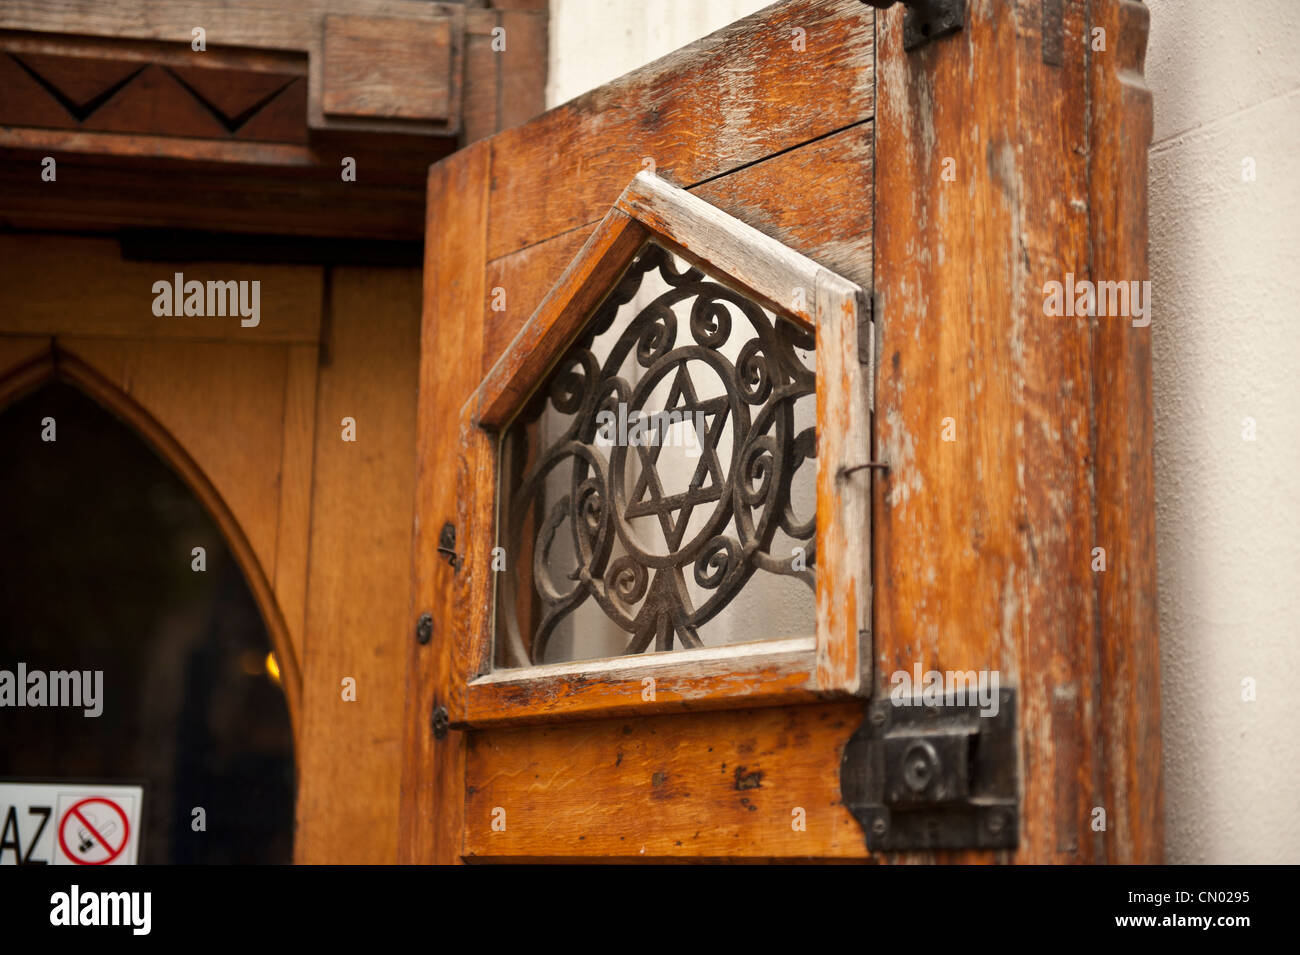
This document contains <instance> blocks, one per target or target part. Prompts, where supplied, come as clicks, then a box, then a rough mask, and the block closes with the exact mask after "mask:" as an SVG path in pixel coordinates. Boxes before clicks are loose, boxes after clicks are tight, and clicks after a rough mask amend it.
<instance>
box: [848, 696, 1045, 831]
mask: <svg viewBox="0 0 1300 955" xmlns="http://www.w3.org/2000/svg"><path fill="white" fill-rule="evenodd" d="M1019 778H1020V777H1019V772H1018V770H1017V764H1016V691H1015V690H1012V689H1003V690H999V691H998V694H997V697H996V706H995V705H993V703H992V701H990V702H988V703H987V704H984V705H982V704H981V703H980V702H978V701H976V700H975V693H974V691H973V688H972V692H971V693H970V694H968V695H963V696H962V697H961V702H958V699H957V698H956V697H954V696H949V697H948V698H947V699H945V700H944V701H943V702H923V700H922V698H920V697H912V698H907V699H904V700H901V701H897V702H896V701H894V700H892V699H883V700H876V701H874V702H873V703H871V704H870V705H869V706H868V708H867V719H866V721H865V722H864V723H863V724H862V725H861V726H860V727H858V730H857V732H855V733H854V734H853V736H852V737H851V738H850V739H849V742H848V744H847V745H846V746H845V747H844V757H843V759H842V760H841V762H840V792H841V795H842V796H843V799H844V805H845V806H847V807H848V809H849V811H850V812H851V813H853V816H854V818H856V819H857V820H858V823H859V824H860V825H861V826H862V828H863V830H864V831H865V832H866V835H867V848H869V849H871V850H872V851H906V850H913V849H1014V848H1015V847H1016V844H1017V842H1018V840H1019V832H1020V809H1019Z"/></svg>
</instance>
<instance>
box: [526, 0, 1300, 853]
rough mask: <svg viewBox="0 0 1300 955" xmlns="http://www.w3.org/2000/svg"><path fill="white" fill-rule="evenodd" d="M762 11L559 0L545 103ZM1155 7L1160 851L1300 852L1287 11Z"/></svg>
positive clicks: (1292, 84)
mask: <svg viewBox="0 0 1300 955" xmlns="http://www.w3.org/2000/svg"><path fill="white" fill-rule="evenodd" d="M766 5H767V4H766V3H765V2H761V0H759V2H755V0H708V2H705V0H653V2H651V0H551V31H550V38H551V55H550V80H549V83H548V89H547V99H548V103H549V104H551V105H554V104H557V103H561V102H563V101H565V100H567V99H570V98H571V97H573V96H576V95H578V94H579V93H582V92H584V91H585V90H587V89H590V88H592V87H594V86H598V85H600V84H601V83H604V82H607V81H608V80H611V79H613V78H614V77H616V76H619V75H621V74H623V73H626V72H627V71H629V70H632V69H635V68H636V67H638V66H640V65H642V64H643V63H646V62H648V61H650V60H652V59H655V58H656V57H658V56H661V55H663V54H664V53H668V52H670V51H671V50H674V49H676V48H677V47H679V46H682V45H684V44H686V43H689V42H691V41H692V40H694V39H696V38H697V37H700V36H703V35H705V34H707V33H709V32H711V31H712V30H715V29H717V28H718V27H720V26H723V25H725V24H727V23H729V22H731V21H732V20H735V19H738V18H739V17H742V16H745V15H746V14H748V13H751V12H753V11H754V10H757V9H759V8H761V7H763V6H766ZM1149 6H1150V7H1151V20H1152V25H1151V39H1150V44H1149V48H1148V54H1147V69H1146V73H1147V79H1148V83H1149V84H1150V86H1151V87H1152V90H1153V92H1154V96H1155V117H1156V119H1155V137H1154V144H1153V146H1152V149H1151V163H1150V174H1151V187H1150V204H1151V273H1152V274H1151V278H1152V285H1153V289H1152V291H1153V297H1154V313H1153V323H1152V335H1153V342H1154V349H1155V405H1156V449H1155V453H1156V495H1157V522H1158V523H1157V532H1158V534H1157V547H1158V558H1159V562H1160V615H1161V624H1160V626H1161V657H1162V661H1161V662H1162V668H1163V674H1162V681H1163V700H1164V725H1163V731H1164V751H1165V802H1166V819H1167V838H1166V857H1167V859H1168V860H1169V861H1170V862H1215V863H1217V862H1284V861H1285V862H1300V814H1298V813H1297V809H1300V717H1297V716H1296V715H1295V711H1294V710H1292V709H1291V708H1290V706H1289V704H1290V702H1291V701H1290V697H1289V694H1290V693H1291V692H1293V688H1294V687H1296V685H1297V684H1298V683H1300V309H1297V305H1296V303H1297V302H1298V301H1300V241H1297V236H1298V235H1300V186H1298V185H1297V183H1300V55H1298V54H1297V53H1296V51H1297V50H1298V49H1300V3H1296V2H1295V0H1251V2H1250V3H1242V4H1231V5H1229V6H1226V7H1225V6H1224V5H1223V4H1222V3H1221V2H1217V0H1150V3H1149ZM1245 157H1251V158H1253V159H1254V160H1255V170H1256V176H1257V178H1256V181H1254V182H1243V181H1242V160H1243V158H1245ZM1246 418H1252V419H1254V422H1255V429H1256V437H1255V440H1254V441H1247V440H1244V439H1243V437H1242V435H1243V428H1244V427H1245V424H1244V419H1246ZM1246 677H1250V678H1253V679H1254V680H1255V683H1256V692H1257V698H1256V700H1255V701H1254V702H1246V701H1243V700H1242V680H1243V678H1246Z"/></svg>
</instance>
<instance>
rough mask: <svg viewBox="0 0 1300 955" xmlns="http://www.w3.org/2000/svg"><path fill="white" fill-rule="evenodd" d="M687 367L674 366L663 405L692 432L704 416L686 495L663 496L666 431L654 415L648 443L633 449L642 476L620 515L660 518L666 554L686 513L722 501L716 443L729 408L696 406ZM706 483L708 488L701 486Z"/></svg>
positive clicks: (721, 402)
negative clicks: (661, 457)
mask: <svg viewBox="0 0 1300 955" xmlns="http://www.w3.org/2000/svg"><path fill="white" fill-rule="evenodd" d="M687 364H688V362H685V361H683V362H682V363H681V364H679V365H678V366H677V375H676V377H675V378H674V379H673V385H672V389H671V390H670V391H669V393H668V400H667V401H666V402H665V403H664V409H663V410H664V411H665V412H669V413H671V412H673V411H676V412H679V413H680V414H681V416H682V420H683V421H685V422H686V423H687V425H688V426H689V427H692V428H697V420H698V419H697V418H696V413H697V412H700V413H702V414H703V419H704V423H705V433H704V434H702V435H701V434H699V432H698V430H697V432H696V436H697V438H698V439H699V443H700V460H699V463H698V464H697V465H696V466H695V473H694V475H692V477H691V480H690V483H689V484H688V485H687V487H686V490H685V491H684V492H683V493H681V494H670V495H665V494H664V488H663V482H662V481H661V480H660V477H659V469H658V461H659V452H660V451H662V450H663V446H664V440H663V439H664V432H665V431H666V430H667V424H666V422H667V420H668V419H667V415H658V416H656V417H654V418H652V419H651V422H652V425H651V432H652V434H653V439H650V438H647V439H645V440H643V441H642V442H641V443H640V444H638V445H637V446H636V449H637V453H638V455H639V456H640V459H641V474H640V476H639V477H638V478H637V481H636V486H635V487H634V488H633V489H632V495H631V497H630V498H629V499H628V506H627V511H626V512H625V516H626V517H628V518H633V517H644V516H646V515H649V514H653V515H655V516H656V517H658V518H659V526H660V527H661V528H662V529H663V532H664V540H665V541H666V542H667V544H668V548H669V550H670V551H676V550H677V549H679V548H680V547H681V544H682V536H683V535H684V534H685V533H686V527H687V525H688V524H689V523H690V520H691V512H692V511H694V510H695V507H696V506H697V505H700V504H708V503H711V502H713V501H717V500H719V499H720V498H721V497H722V492H723V486H724V485H725V484H726V475H725V474H723V469H722V463H721V462H720V461H719V460H718V441H719V440H720V439H721V437H722V432H723V428H724V427H725V426H726V423H727V413H728V412H729V411H730V407H729V406H728V404H727V399H726V397H725V396H719V397H717V398H710V399H709V400H707V401H701V400H700V398H699V396H698V395H697V394H696V393H695V383H694V382H693V381H692V380H691V373H690V371H689V370H688V369H687ZM706 482H707V483H706Z"/></svg>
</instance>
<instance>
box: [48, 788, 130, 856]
mask: <svg viewBox="0 0 1300 955" xmlns="http://www.w3.org/2000/svg"><path fill="white" fill-rule="evenodd" d="M91 803H102V804H103V805H105V806H107V807H108V808H109V809H111V810H112V811H113V812H115V813H116V814H117V817H118V818H119V819H121V820H122V827H121V830H122V841H121V842H119V843H118V844H117V847H116V848H114V847H113V842H112V841H111V840H110V838H109V837H110V836H114V835H116V832H114V830H115V829H117V828H118V827H117V826H116V825H115V824H114V823H113V822H112V820H111V819H110V820H109V822H108V824H107V825H105V824H104V823H103V822H99V823H98V824H93V823H91V821H90V820H89V819H87V818H86V813H85V812H83V811H82V810H83V807H85V806H88V805H90V804H91ZM71 822H79V823H81V832H80V833H79V834H78V836H77V838H76V839H75V841H76V843H77V849H78V850H79V851H78V852H76V853H74V852H73V851H72V849H70V848H69V847H68V840H67V835H68V829H69V825H68V824H69V823H71ZM130 841H131V824H130V823H129V822H127V819H126V813H124V812H123V811H122V807H121V806H119V805H118V804H117V803H115V802H113V801H112V800H111V799H104V798H103V797H102V796H91V797H90V798H89V799H83V800H81V801H80V802H78V803H76V804H74V805H73V807H72V808H71V809H69V810H68V811H67V812H65V813H64V814H63V818H62V819H60V820H59V846H60V848H62V849H63V854H64V855H65V856H67V857H68V858H69V859H71V860H72V861H73V862H75V863H76V864H77V865H107V864H108V863H110V862H112V861H113V860H114V859H116V858H117V857H118V856H120V855H121V854H122V850H123V849H125V848H126V844H127V843H128V842H130ZM96 844H98V845H99V846H100V847H101V848H102V849H103V850H104V851H105V852H107V853H108V857H107V858H104V859H93V860H92V859H84V858H82V856H83V855H84V854H85V853H87V852H89V851H90V850H91V848H92V847H93V846H94V845H96Z"/></svg>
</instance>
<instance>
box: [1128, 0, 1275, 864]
mask: <svg viewBox="0 0 1300 955" xmlns="http://www.w3.org/2000/svg"><path fill="white" fill-rule="evenodd" d="M1149 6H1150V8H1151V39H1150V44H1149V46H1148V53H1147V69H1146V74H1147V81H1148V83H1149V84H1150V86H1151V88H1152V91H1153V93H1154V97H1155V136H1154V142H1153V144H1152V147H1151V161H1150V175H1151V180H1150V183H1151V185H1150V204H1151V279H1152V297H1153V301H1154V308H1153V318H1152V324H1151V331H1152V341H1153V347H1154V355H1155V357H1154V362H1155V408H1156V538H1157V552H1158V559H1159V562H1160V641H1161V666H1162V681H1161V682H1162V689H1163V694H1164V696H1163V705H1164V720H1163V734H1164V751H1165V760H1164V762H1165V806H1166V816H1165V819H1166V840H1165V846H1166V857H1167V858H1168V859H1169V861H1171V862H1300V815H1298V814H1297V810H1300V716H1297V714H1296V710H1295V709H1293V708H1292V707H1291V703H1292V702H1293V701H1292V699H1291V694H1292V693H1294V692H1295V690H1296V686H1297V684H1298V683H1300V308H1297V302H1300V260H1298V259H1300V242H1298V241H1297V236H1298V235H1300V187H1298V186H1297V183H1300V55H1298V54H1297V52H1296V51H1297V49H1300V4H1297V3H1296V2H1295V0H1252V2H1250V3H1241V4H1231V5H1229V6H1224V5H1223V4H1221V3H1216V2H1213V0H1151V2H1150V3H1149ZM1245 157H1251V158H1253V159H1254V160H1255V169H1256V176H1257V179H1256V181H1255V182H1243V181H1242V160H1243V158H1245ZM1246 418H1253V419H1254V422H1255V428H1256V437H1255V440H1254V441H1247V440H1243V429H1244V427H1245V424H1244V419H1246ZM1245 677H1252V678H1253V679H1254V680H1255V682H1256V687H1257V699H1256V701H1255V702H1253V703H1250V702H1245V701H1243V700H1242V686H1241V681H1242V679H1243V678H1245Z"/></svg>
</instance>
